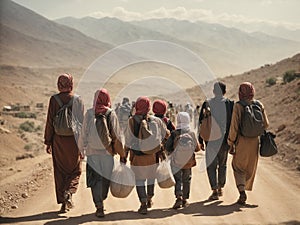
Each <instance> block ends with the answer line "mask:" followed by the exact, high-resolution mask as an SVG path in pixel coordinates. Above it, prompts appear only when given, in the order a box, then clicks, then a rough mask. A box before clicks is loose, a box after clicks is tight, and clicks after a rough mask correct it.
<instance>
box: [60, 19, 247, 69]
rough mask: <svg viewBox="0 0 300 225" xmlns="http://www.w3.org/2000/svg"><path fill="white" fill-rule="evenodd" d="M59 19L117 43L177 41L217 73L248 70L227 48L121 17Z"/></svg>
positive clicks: (67, 24)
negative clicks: (182, 37)
mask: <svg viewBox="0 0 300 225" xmlns="http://www.w3.org/2000/svg"><path fill="white" fill-rule="evenodd" d="M56 22H58V23H61V24H63V25H66V26H70V27H72V28H74V29H77V30H80V31H81V32H83V33H85V34H86V35H88V36H90V37H93V38H95V39H97V40H100V41H104V42H107V43H110V44H112V45H115V46H118V45H122V44H126V43H130V42H135V41H141V40H163V41H169V42H173V43H176V44H179V45H181V46H183V47H185V48H188V49H190V50H192V51H194V52H196V53H198V55H200V56H201V57H202V58H203V59H204V60H205V61H206V62H208V64H209V66H210V67H211V69H212V70H213V71H214V72H215V73H217V74H227V73H229V72H230V71H232V70H229V69H228V68H239V69H240V70H241V71H244V70H245V68H244V67H243V66H240V65H238V64H236V63H234V62H236V61H237V60H238V58H234V55H233V54H231V53H230V52H226V51H223V50H222V49H218V48H215V47H214V46H207V45H205V44H202V43H200V42H192V41H184V40H180V39H178V38H177V37H176V36H171V35H168V34H164V33H162V32H157V31H155V30H151V29H147V28H143V27H141V26H137V25H134V24H132V23H130V22H125V21H122V20H119V19H117V18H109V17H105V18H101V19H96V18H93V17H84V18H80V19H78V18H73V17H65V18H61V19H58V20H56ZM216 56H218V57H216ZM177 57H180V56H177Z"/></svg>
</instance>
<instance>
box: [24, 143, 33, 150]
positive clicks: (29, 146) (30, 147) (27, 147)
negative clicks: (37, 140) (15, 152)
mask: <svg viewBox="0 0 300 225" xmlns="http://www.w3.org/2000/svg"><path fill="white" fill-rule="evenodd" d="M24 149H25V150H27V151H29V150H32V144H26V145H25V146H24Z"/></svg>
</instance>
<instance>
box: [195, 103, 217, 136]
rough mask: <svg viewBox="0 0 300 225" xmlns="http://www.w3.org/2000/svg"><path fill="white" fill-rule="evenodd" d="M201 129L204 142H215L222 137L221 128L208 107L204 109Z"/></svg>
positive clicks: (200, 133)
mask: <svg viewBox="0 0 300 225" xmlns="http://www.w3.org/2000/svg"><path fill="white" fill-rule="evenodd" d="M199 129H200V132H199V135H200V137H201V138H202V139H203V140H204V141H215V140H218V139H220V138H221V137H222V131H221V128H220V126H219V125H218V123H217V121H216V120H215V118H214V117H213V116H212V115H211V110H210V107H209V106H208V105H206V107H204V108H203V119H202V121H201V124H200V127H199Z"/></svg>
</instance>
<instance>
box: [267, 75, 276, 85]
mask: <svg viewBox="0 0 300 225" xmlns="http://www.w3.org/2000/svg"><path fill="white" fill-rule="evenodd" d="M266 83H267V84H268V85H269V86H272V85H274V84H276V78H274V77H270V78H268V79H266Z"/></svg>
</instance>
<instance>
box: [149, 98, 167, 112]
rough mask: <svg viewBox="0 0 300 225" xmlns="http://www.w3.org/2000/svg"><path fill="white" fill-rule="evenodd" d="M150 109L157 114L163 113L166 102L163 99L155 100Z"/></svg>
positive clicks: (165, 108)
mask: <svg viewBox="0 0 300 225" xmlns="http://www.w3.org/2000/svg"><path fill="white" fill-rule="evenodd" d="M152 110H153V112H154V113H155V114H157V115H164V114H165V113H166V112H167V103H166V102H165V101H163V100H155V101H154V102H153V108H152Z"/></svg>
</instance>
